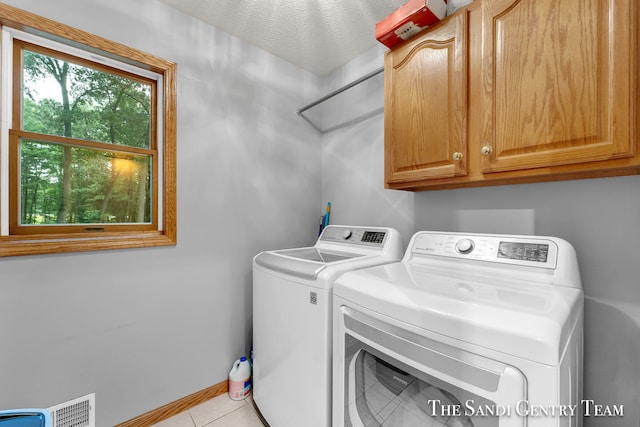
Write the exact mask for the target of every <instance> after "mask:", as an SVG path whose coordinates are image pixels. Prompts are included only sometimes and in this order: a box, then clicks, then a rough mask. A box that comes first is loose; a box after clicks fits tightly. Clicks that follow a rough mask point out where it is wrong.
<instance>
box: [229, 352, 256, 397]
mask: <svg viewBox="0 0 640 427" xmlns="http://www.w3.org/2000/svg"><path fill="white" fill-rule="evenodd" d="M250 393H251V367H250V366H249V361H248V360H247V358H246V357H245V356H242V357H241V358H240V359H239V360H236V361H235V363H234V364H233V368H231V371H230V372H229V397H230V398H231V399H233V400H242V399H244V398H245V397H247V396H249V394H250Z"/></svg>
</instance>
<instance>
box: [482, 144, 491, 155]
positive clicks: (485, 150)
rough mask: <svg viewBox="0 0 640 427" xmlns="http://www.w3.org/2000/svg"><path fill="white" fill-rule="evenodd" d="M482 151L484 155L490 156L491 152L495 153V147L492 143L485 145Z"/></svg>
mask: <svg viewBox="0 0 640 427" xmlns="http://www.w3.org/2000/svg"><path fill="white" fill-rule="evenodd" d="M480 151H482V155H483V156H490V155H491V153H493V147H492V146H490V145H485V146H484V147H482V150H480Z"/></svg>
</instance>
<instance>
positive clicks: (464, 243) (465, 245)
mask: <svg viewBox="0 0 640 427" xmlns="http://www.w3.org/2000/svg"><path fill="white" fill-rule="evenodd" d="M473 248H474V244H473V240H471V239H460V240H458V241H457V242H456V250H457V251H458V252H460V253H461V254H468V253H469V252H471V251H472V250H473Z"/></svg>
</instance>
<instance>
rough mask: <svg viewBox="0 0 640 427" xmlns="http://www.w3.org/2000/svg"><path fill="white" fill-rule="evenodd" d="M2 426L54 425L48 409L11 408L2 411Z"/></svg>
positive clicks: (0, 424) (51, 426)
mask: <svg viewBox="0 0 640 427" xmlns="http://www.w3.org/2000/svg"><path fill="white" fill-rule="evenodd" d="M0 427H53V421H52V418H51V414H50V413H49V411H47V410H46V409H10V410H6V411H0Z"/></svg>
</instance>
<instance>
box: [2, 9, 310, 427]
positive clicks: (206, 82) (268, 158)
mask: <svg viewBox="0 0 640 427" xmlns="http://www.w3.org/2000/svg"><path fill="white" fill-rule="evenodd" d="M5 3H7V4H10V5H12V6H16V7H20V8H22V9H24V10H27V11H30V12H33V13H36V14H39V15H42V16H45V17H48V18H51V19H54V20H56V21H59V22H63V23H65V24H69V25H72V26H74V27H77V28H80V29H83V30H86V31H89V32H92V33H95V34H97V35H100V36H102V37H105V38H108V39H111V40H114V41H117V42H121V43H123V44H126V45H129V46H131V47H134V48H137V49H141V50H143V51H146V52H149V53H152V54H155V55H157V56H160V57H163V58H166V59H168V60H171V61H175V62H176V63H177V64H178V245H177V247H170V248H155V249H134V250H126V251H108V252H100V253H84V254H65V255H48V256H30V257H20V258H4V259H0V408H16V407H34V406H35V407H47V406H50V405H54V404H57V403H60V402H63V401H67V400H69V399H73V398H76V397H80V396H83V395H85V394H88V393H92V392H95V393H96V407H97V424H98V426H100V427H106V426H112V425H115V424H117V423H119V422H122V421H125V420H128V419H130V418H133V417H135V416H137V415H140V414H142V413H144V412H146V411H149V410H152V409H155V408H158V407H160V406H162V405H164V404H166V403H169V402H172V401H175V400H177V399H179V398H181V397H183V396H186V395H188V394H191V393H194V392H196V391H199V390H201V389H203V388H206V387H208V386H211V385H213V384H216V383H218V382H221V381H224V380H226V378H227V375H228V370H229V369H230V367H231V364H232V362H233V361H234V360H235V359H236V358H237V357H239V356H240V355H242V354H244V353H245V352H247V351H248V349H249V345H250V334H251V320H252V319H251V309H252V295H251V283H252V278H251V259H252V257H253V256H254V255H255V254H256V253H258V252H259V251H261V250H264V249H274V248H284V247H294V246H302V245H309V244H312V243H313V242H314V240H315V238H316V236H317V221H318V214H319V212H318V201H319V200H320V191H321V188H320V176H321V162H320V156H321V137H320V135H319V134H318V133H317V132H315V131H314V130H313V129H312V128H311V127H310V126H309V125H308V124H307V123H305V122H304V121H303V120H301V119H299V118H298V117H297V116H296V114H295V111H296V109H297V108H299V107H300V106H302V105H304V104H306V103H308V102H311V101H312V100H314V99H315V98H316V97H317V95H318V93H319V79H318V78H317V77H316V76H314V75H312V74H310V73H308V72H305V71H302V70H300V69H299V68H297V67H294V66H293V65H291V64H289V63H287V62H284V61H282V60H280V59H278V58H275V57H273V56H271V55H269V54H267V53H265V52H264V51H262V50H259V49H257V48H254V47H252V46H250V45H247V44H245V43H243V42H241V41H240V40H239V39H237V38H234V37H231V36H229V35H227V34H225V33H223V32H221V31H218V30H216V29H214V28H212V27H210V26H207V25H205V24H203V23H201V22H199V21H197V20H195V19H192V18H190V17H187V16H186V15H183V14H181V13H179V12H177V11H175V10H173V9H171V8H169V7H167V6H165V5H164V4H162V3H160V2H157V1H156V0H138V1H133V2H132V1H128V0H84V1H77V0H75V1H74V0H49V1H44V2H43V1H39V0H8V1H5Z"/></svg>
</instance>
